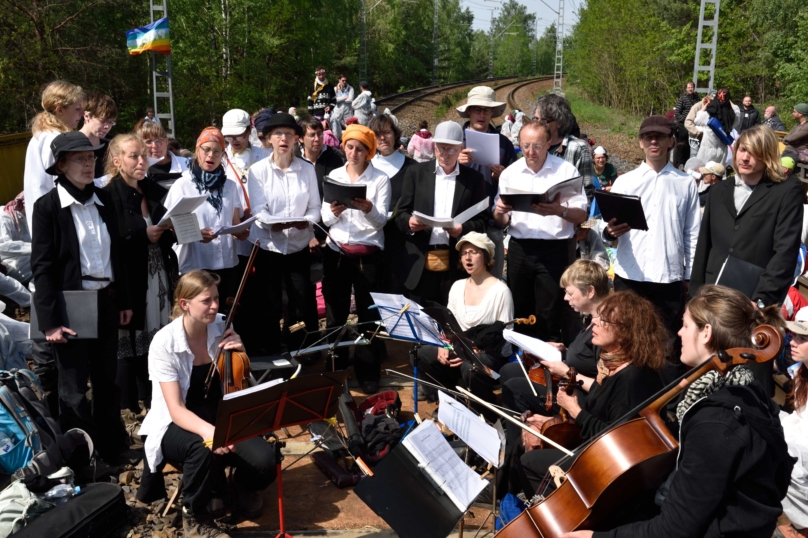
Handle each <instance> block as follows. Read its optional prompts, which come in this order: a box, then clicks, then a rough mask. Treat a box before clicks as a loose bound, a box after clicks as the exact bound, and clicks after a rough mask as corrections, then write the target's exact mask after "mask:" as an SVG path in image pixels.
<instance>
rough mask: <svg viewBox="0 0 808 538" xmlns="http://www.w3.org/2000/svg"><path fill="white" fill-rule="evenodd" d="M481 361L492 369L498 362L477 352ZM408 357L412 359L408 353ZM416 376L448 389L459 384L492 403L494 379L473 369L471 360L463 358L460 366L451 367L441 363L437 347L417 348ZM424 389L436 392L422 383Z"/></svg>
mask: <svg viewBox="0 0 808 538" xmlns="http://www.w3.org/2000/svg"><path fill="white" fill-rule="evenodd" d="M479 357H480V360H481V362H483V364H485V365H486V366H488V367H489V368H492V369H494V370H497V369H498V366H499V365H498V364H496V363H495V361H494V360H492V359H491V357H490V356H489V355H486V354H485V353H480V354H479ZM410 359H411V361H412V359H414V357H413V356H412V354H410ZM417 359H418V378H419V379H422V380H424V381H427V382H429V383H435V384H438V385H442V386H444V387H446V388H448V389H451V390H455V387H456V386H461V387H463V388H465V389H468V390H470V391H471V392H472V393H473V394H474V395H475V396H479V397H480V398H482V399H483V400H485V401H487V402H491V403H494V402H495V401H496V399H495V397H494V380H493V379H491V378H490V377H488V376H487V375H486V374H485V373H483V372H481V371H480V370H479V369H478V368H477V369H473V368H472V364H471V362H469V361H467V360H464V361H463V362H462V363H461V365H460V366H458V367H456V368H455V367H452V366H446V365H445V364H441V362H440V361H438V348H437V347H435V346H422V347H420V348H418V354H417ZM424 390H425V391H426V392H427V394H429V393H436V392H437V389H435V388H433V387H430V386H427V385H424Z"/></svg>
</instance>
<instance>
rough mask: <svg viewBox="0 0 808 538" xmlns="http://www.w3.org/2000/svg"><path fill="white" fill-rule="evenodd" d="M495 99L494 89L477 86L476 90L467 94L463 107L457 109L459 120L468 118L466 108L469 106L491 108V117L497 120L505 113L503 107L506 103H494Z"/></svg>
mask: <svg viewBox="0 0 808 538" xmlns="http://www.w3.org/2000/svg"><path fill="white" fill-rule="evenodd" d="M496 98H497V92H495V91H494V88H489V87H488V86H477V87H476V88H472V89H471V91H470V92H469V97H468V99H467V100H466V104H465V105H461V106H459V107H457V108H456V109H455V110H457V113H458V114H460V117H461V118H468V117H469V115H468V112H466V108H468V107H470V106H484V107H488V108H493V109H494V113H493V114H492V115H491V117H492V118H498V117H500V116H502V114H503V112H505V107H506V106H507V103H501V102H499V101H495V99H496Z"/></svg>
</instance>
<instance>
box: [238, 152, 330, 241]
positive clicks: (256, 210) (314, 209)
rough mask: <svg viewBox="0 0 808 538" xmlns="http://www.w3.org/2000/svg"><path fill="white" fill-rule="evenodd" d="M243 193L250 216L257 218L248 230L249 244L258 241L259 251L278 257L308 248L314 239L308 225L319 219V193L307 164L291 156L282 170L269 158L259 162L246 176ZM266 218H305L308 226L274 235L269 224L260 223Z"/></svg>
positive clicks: (314, 178) (312, 169) (312, 173)
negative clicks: (244, 193)
mask: <svg viewBox="0 0 808 538" xmlns="http://www.w3.org/2000/svg"><path fill="white" fill-rule="evenodd" d="M247 192H248V194H249V195H250V203H251V204H252V208H253V215H255V216H257V217H258V220H257V221H255V222H254V223H253V224H252V228H250V237H249V239H248V240H249V242H250V243H255V240H256V239H258V240H260V241H261V248H263V249H264V250H269V251H271V252H278V253H280V254H293V253H295V252H300V251H301V250H303V249H304V248H308V246H309V241H311V240H312V238H313V237H314V230H313V225H312V224H311V222H318V221H319V220H320V191H319V189H318V187H317V174H315V173H314V166H312V165H311V163H309V162H307V161H304V160H303V159H298V158H297V157H295V158H294V159H292V164H291V165H290V166H289V168H288V169H287V170H286V171H283V170H281V168H280V167H279V166H278V165H277V164H275V161H274V160H273V159H272V158H269V159H264V160H262V161H259V162H257V163H255V164H254V165H252V167H251V168H250V171H249V172H248V174H247ZM269 217H305V218H307V219H308V220H309V221H310V223H309V225H308V226H307V227H306V228H304V229H302V230H298V229H297V228H287V229H285V230H282V231H280V232H275V231H272V224H264V223H263V222H261V219H267V218H269Z"/></svg>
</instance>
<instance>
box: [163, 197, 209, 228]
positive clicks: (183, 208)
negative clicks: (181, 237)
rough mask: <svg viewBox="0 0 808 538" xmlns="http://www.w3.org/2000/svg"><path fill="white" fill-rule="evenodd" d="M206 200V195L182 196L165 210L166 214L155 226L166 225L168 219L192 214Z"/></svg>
mask: <svg viewBox="0 0 808 538" xmlns="http://www.w3.org/2000/svg"><path fill="white" fill-rule="evenodd" d="M207 199H208V195H207V194H200V195H198V196H183V197H182V198H180V199H179V200H177V201H176V203H175V204H174V205H172V206H171V207H167V208H166V214H165V215H163V218H162V219H161V220H160V222H158V223H157V226H162V225H163V224H168V221H169V219H171V217H174V216H176V215H185V214H187V213H192V212H193V211H194V210H195V209H196V208H197V207H199V206H201V205H202V204H204V203H205V200H207Z"/></svg>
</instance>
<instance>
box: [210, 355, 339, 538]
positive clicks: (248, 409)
mask: <svg viewBox="0 0 808 538" xmlns="http://www.w3.org/2000/svg"><path fill="white" fill-rule="evenodd" d="M347 376H348V372H347V371H345V370H343V371H340V372H323V373H320V374H314V375H307V376H303V377H297V378H295V379H290V380H289V381H286V382H284V383H279V384H275V385H271V386H267V387H265V388H260V387H261V385H258V386H257V387H253V390H250V389H245V390H242V391H239V392H234V393H232V394H231V395H227V396H231V397H230V398H228V397H227V396H226V397H225V398H224V399H222V401H221V402H219V409H218V412H217V415H216V430H215V432H214V436H213V447H212V449H216V448H219V447H222V446H229V445H233V444H236V443H240V442H241V441H246V440H247V439H251V438H253V437H257V436H259V435H263V434H265V433H269V432H274V431H276V430H279V429H281V428H288V427H289V426H297V425H300V424H309V423H311V422H315V421H318V420H325V419H327V418H329V417H332V416H334V415H335V414H336V409H337V400H338V399H339V395H340V394H341V393H342V386H343V385H344V384H345V378H346V377H347ZM267 385H268V384H267ZM255 389H257V390H255ZM275 439H276V442H275V463H276V465H277V477H278V517H279V520H280V533H279V534H278V535H277V537H276V538H291V537H290V535H289V534H287V533H286V528H285V525H284V521H283V481H282V479H281V472H282V466H281V462H282V461H283V455H282V454H281V449H282V448H283V446H284V445H285V443H282V442H280V441H278V440H277V437H276V438H275Z"/></svg>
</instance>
